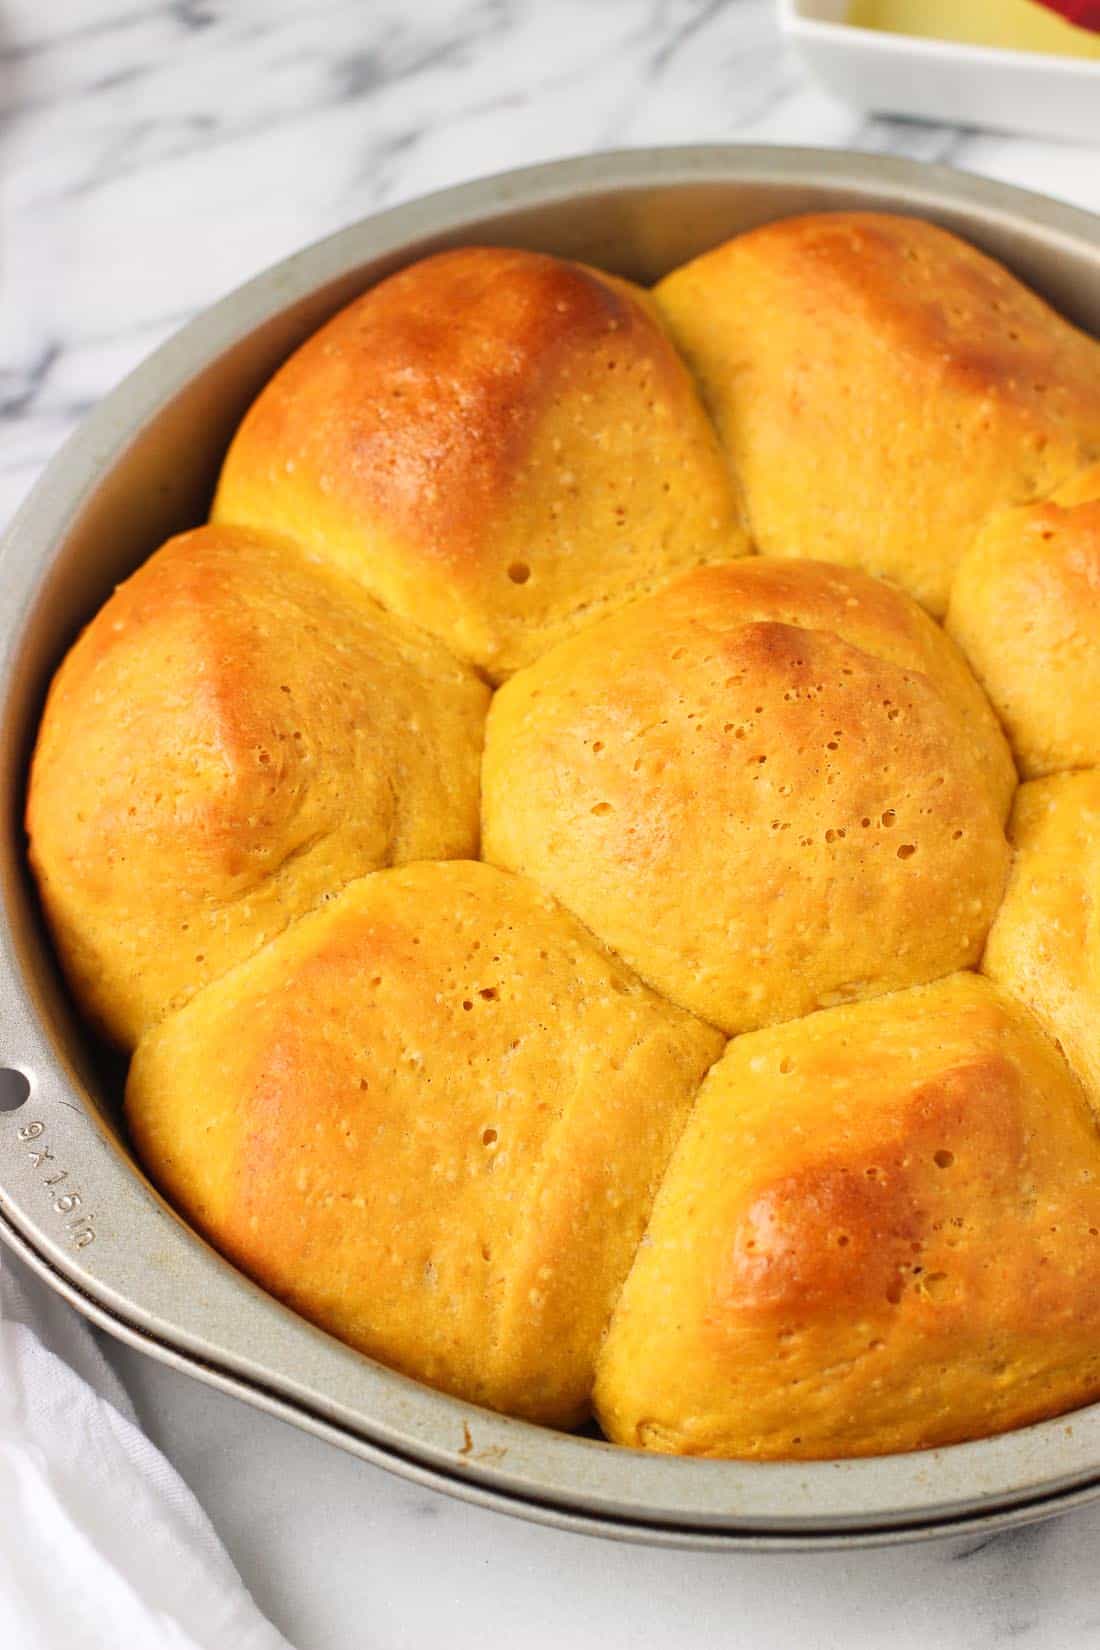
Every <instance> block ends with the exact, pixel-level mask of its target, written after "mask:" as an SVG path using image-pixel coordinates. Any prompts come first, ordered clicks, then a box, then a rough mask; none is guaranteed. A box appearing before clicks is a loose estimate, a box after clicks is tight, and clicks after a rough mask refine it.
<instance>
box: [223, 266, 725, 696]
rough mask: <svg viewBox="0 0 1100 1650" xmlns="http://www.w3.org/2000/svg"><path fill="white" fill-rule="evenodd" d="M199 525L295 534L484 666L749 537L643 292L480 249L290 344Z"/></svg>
mask: <svg viewBox="0 0 1100 1650" xmlns="http://www.w3.org/2000/svg"><path fill="white" fill-rule="evenodd" d="M214 520H215V521H231V522H245V523H248V524H249V525H251V526H255V527H263V528H270V529H274V530H276V531H279V532H286V533H289V534H290V535H291V536H293V537H296V538H298V539H300V540H301V541H302V542H303V543H304V544H307V545H308V546H309V548H310V550H311V552H312V553H313V554H314V555H316V556H318V557H320V558H322V559H323V560H325V561H328V562H331V563H332V564H334V565H336V566H339V567H342V568H344V569H345V570H346V571H347V572H349V573H351V574H353V575H354V576H355V577H356V578H358V579H361V580H362V581H363V583H364V585H365V586H366V587H367V589H369V590H370V591H371V592H372V593H373V594H374V595H376V596H377V597H378V598H379V599H380V600H381V601H383V602H384V603H385V604H386V606H387V607H389V608H392V610H393V611H394V612H396V613H401V614H404V615H405V617H407V618H410V619H414V620H415V621H416V623H417V624H419V625H423V626H424V627H425V628H426V629H427V630H430V631H433V632H434V633H435V634H436V635H437V636H440V637H442V639H443V640H444V641H445V642H446V643H447V644H448V646H450V647H451V648H452V649H453V650H454V651H455V652H456V653H458V654H460V655H461V656H462V657H463V658H467V659H471V660H473V662H474V663H475V664H477V665H479V666H481V667H482V668H483V669H484V670H486V671H487V672H488V674H489V675H490V676H491V677H492V678H493V680H495V681H499V680H500V679H501V678H502V677H503V676H506V675H507V674H508V673H509V672H510V671H512V670H514V669H515V668H516V666H517V665H522V664H526V663H527V662H528V661H529V660H531V659H533V658H535V657H536V656H537V655H538V653H540V652H541V651H542V650H543V649H544V648H545V647H546V646H548V645H549V644H550V643H551V642H553V641H557V640H558V639H559V638H560V637H562V636H565V635H568V634H569V633H570V631H572V630H575V629H576V628H577V627H578V625H580V624H582V623H584V622H586V621H587V620H588V619H590V618H592V617H593V616H595V615H597V614H599V613H600V612H603V611H606V610H608V609H609V608H612V607H615V606H618V605H620V604H621V603H622V602H623V601H626V600H629V599H630V597H631V596H633V595H634V594H636V593H637V592H638V591H641V590H645V589H646V588H648V587H649V586H650V585H652V584H653V583H654V582H655V581H656V580H658V579H660V578H661V577H663V576H665V575H667V574H669V573H674V572H676V571H677V570H678V569H680V568H684V567H690V566H692V565H693V564H694V563H696V562H701V561H716V560H726V559H728V558H729V557H730V556H736V555H739V554H742V553H743V552H744V551H746V550H747V549H748V548H749V546H748V541H747V539H746V538H745V535H744V532H743V530H742V528H741V525H740V517H739V512H738V506H737V502H736V498H735V494H734V488H733V481H732V478H731V476H730V473H729V470H728V469H727V467H726V464H725V461H724V459H723V457H722V454H721V451H720V449H719V446H718V442H717V440H716V439H715V434H714V430H713V428H712V426H711V424H710V422H709V420H708V419H707V416H706V414H705V412H704V411H703V408H702V405H701V403H700V401H699V397H698V393H697V391H696V389H695V387H694V385H693V383H692V381H691V378H690V376H689V374H688V373H687V371H686V370H685V368H684V364H683V362H682V361H681V360H680V358H679V356H678V355H677V353H676V351H675V349H674V348H673V347H672V345H671V344H670V343H669V341H668V339H667V338H666V337H665V334H664V332H663V331H662V329H661V327H660V325H659V324H658V322H657V321H656V320H655V318H654V316H653V314H652V313H651V310H650V307H649V304H648V301H647V299H646V298H645V296H644V294H643V293H642V292H641V291H640V290H639V289H638V288H636V287H632V286H630V285H629V284H628V283H627V282H625V281H619V280H616V279H615V278H614V277H611V276H607V275H603V274H600V273H599V272H597V271H596V270H590V269H586V268H584V267H582V266H581V265H579V264H571V263H566V262H564V261H563V260H561V259H559V258H549V257H546V256H544V255H542V254H540V253H534V252H512V251H504V250H501V249H499V248H492V247H475V248H466V249H463V250H460V251H456V252H448V253H443V254H441V255H439V256H438V257H435V258H427V259H425V260H424V261H423V262H422V263H418V264H414V265H413V266H412V267H411V268H410V269H407V270H404V271H402V273H401V274H400V275H395V276H393V277H391V279H390V280H388V281H384V282H383V283H382V285H381V286H378V287H375V288H374V289H373V290H372V291H370V292H368V293H366V294H365V295H364V296H363V297H362V298H360V299H358V300H357V301H356V302H355V303H353V304H351V305H349V306H348V308H347V309H345V310H342V311H341V313H340V314H339V315H338V316H337V317H336V318H335V320H333V321H331V322H330V323H329V324H328V326H327V327H323V328H322V329H321V331H320V332H318V333H316V334H315V336H314V337H312V338H311V339H309V341H308V342H307V343H305V344H303V346H302V348H301V349H300V350H299V351H298V353H297V354H296V355H294V356H293V357H292V358H291V359H290V360H289V361H288V362H287V364H286V366H285V367H283V368H282V370H281V371H280V372H278V373H276V375H275V377H274V378H273V379H272V380H271V382H270V384H269V385H268V386H267V388H266V389H265V390H264V391H263V393H262V394H261V395H260V397H259V399H258V400H257V401H256V403H255V405H254V406H253V407H252V409H251V411H250V412H249V413H248V415H247V417H246V418H245V420H244V422H243V424H242V425H241V428H240V431H239V432H238V434H237V437H236V439H235V440H234V442H233V445H232V446H231V448H230V450H229V456H228V457H227V459H226V461H225V468H224V470H223V473H222V478H221V483H220V485H219V488H218V495H217V499H216V501H215V504H214Z"/></svg>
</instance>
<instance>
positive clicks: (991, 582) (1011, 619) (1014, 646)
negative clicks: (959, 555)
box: [947, 465, 1100, 778]
mask: <svg viewBox="0 0 1100 1650" xmlns="http://www.w3.org/2000/svg"><path fill="white" fill-rule="evenodd" d="M947 628H948V630H949V631H950V633H951V635H952V636H954V638H955V640H956V641H957V642H958V644H959V646H960V647H961V648H962V649H963V651H964V652H965V653H966V655H967V658H968V659H969V660H970V663H971V665H972V666H973V667H974V670H975V672H976V673H977V675H978V677H979V679H980V681H981V682H982V685H983V686H984V688H985V690H986V692H987V693H988V694H989V697H990V699H991V700H992V701H993V705H994V707H995V709H996V710H997V712H998V714H999V715H1000V718H1001V721H1002V722H1003V723H1004V726H1005V728H1006V730H1007V732H1008V736H1009V738H1010V740H1011V742H1012V747H1013V750H1014V751H1015V753H1016V758H1017V760H1018V762H1019V764H1020V768H1021V770H1022V772H1023V773H1024V774H1025V776H1026V777H1028V778H1037V777H1039V776H1040V775H1042V774H1047V773H1054V772H1057V771H1058V770H1059V769H1063V768H1085V767H1093V766H1096V765H1097V764H1100V716H1098V715H1097V706H1098V705H1100V465H1093V466H1092V468H1091V469H1089V470H1086V471H1084V472H1083V473H1082V474H1081V475H1079V476H1075V477H1074V478H1073V480H1072V481H1071V482H1069V483H1068V484H1067V485H1066V486H1065V487H1062V488H1060V489H1059V490H1058V491H1057V492H1055V493H1053V494H1052V495H1051V497H1050V498H1049V499H1044V500H1043V501H1042V502H1041V503H1038V504H1028V505H1023V506H1020V507H1019V508H1017V509H1014V510H1006V511H1003V512H1001V513H999V514H998V515H996V516H993V517H992V518H991V519H990V520H989V522H988V523H987V524H986V526H985V527H984V528H983V530H982V532H981V533H980V534H979V535H978V538H977V540H976V542H975V544H974V546H973V548H972V549H971V550H970V551H969V552H968V554H967V555H966V556H964V558H963V561H962V565H961V566H960V568H959V571H958V574H957V576H956V579H955V583H954V586H953V587H952V591H951V605H950V607H949V608H948V612H947Z"/></svg>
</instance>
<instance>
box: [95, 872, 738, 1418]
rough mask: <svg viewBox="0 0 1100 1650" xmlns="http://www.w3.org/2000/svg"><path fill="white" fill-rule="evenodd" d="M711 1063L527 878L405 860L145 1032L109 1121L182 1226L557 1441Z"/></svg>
mask: <svg viewBox="0 0 1100 1650" xmlns="http://www.w3.org/2000/svg"><path fill="white" fill-rule="evenodd" d="M721 1048H722V1038H721V1037H720V1036H719V1035H718V1033H717V1032H715V1031H712V1030H711V1029H710V1028H709V1027H707V1026H704V1025H701V1024H700V1023H699V1022H698V1021H696V1020H693V1019H692V1018H691V1017H690V1015H687V1014H683V1013H681V1012H680V1011H679V1010H678V1009H675V1008H673V1007H671V1006H670V1005H669V1004H667V1003H664V1002H662V1001H661V1000H660V998H658V997H655V996H654V995H653V994H652V993H651V992H650V991H647V990H646V988H645V987H644V986H643V985H641V984H640V982H639V981H638V980H636V979H634V978H633V976H632V975H630V973H629V972H628V971H627V970H626V969H625V968H624V967H623V966H622V964H621V963H619V962H618V961H617V960H616V959H615V958H613V957H611V956H609V955H608V954H607V953H605V952H603V951H602V950H601V949H600V948H599V947H598V946H596V945H595V944H594V943H593V941H592V940H591V939H590V938H589V936H588V935H587V934H586V933H585V932H584V930H583V929H582V928H581V926H580V924H579V923H577V922H575V921H574V920H573V919H572V918H571V917H569V916H567V915H566V913H565V912H563V911H562V910H561V909H560V908H559V907H557V906H556V905H555V904H554V902H553V901H552V900H551V899H549V898H548V897H547V895H545V894H542V893H540V892H539V891H538V889H536V888H534V887H533V886H532V885H531V884H530V883H526V882H523V881H521V880H520V879H519V878H516V877H511V876H508V875H507V874H506V873H505V872H503V871H495V870H493V869H492V868H491V867H490V866H487V865H479V864H470V863H464V862H461V861H456V862H452V863H451V864H439V865H414V866H408V867H406V868H404V869H401V870H393V871H379V872H377V873H376V874H375V875H373V876H369V877H366V878H364V879H363V880H361V881H359V882H356V883H354V884H352V885H351V886H350V887H349V888H347V889H346V890H345V891H344V893H343V894H341V895H339V896H338V897H337V898H336V899H334V900H333V901H332V903H331V904H329V905H326V906H325V907H324V909H323V910H321V911H319V912H317V913H316V914H315V915H313V916H311V917H307V918H304V919H303V920H302V921H301V922H299V923H297V924H296V925H295V926H294V927H293V928H292V929H291V930H290V931H289V932H288V933H287V934H285V935H283V936H282V938H281V939H279V940H276V941H275V942H274V943H273V944H271V945H270V946H268V947H267V949H266V950H265V951H264V952H262V953H261V954H260V955H259V956H258V957H255V958H253V959H252V960H251V961H250V962H247V963H244V964H243V965H242V966H241V967H240V968H238V969H235V970H234V971H233V972H232V973H230V974H228V975H226V976H224V977H223V978H222V979H221V980H219V981H218V982H216V983H215V984H214V985H212V986H210V987H209V988H208V989H207V990H206V991H204V992H202V993H200V995H199V996H198V997H196V999H195V1000H194V1002H192V1003H191V1004H190V1005H189V1006H188V1007H187V1008H186V1009H184V1010H183V1011H181V1012H180V1013H179V1014H176V1015H173V1016H172V1017H171V1018H170V1019H169V1020H167V1021H165V1023H164V1024H163V1025H162V1026H161V1027H160V1028H159V1029H158V1030H157V1031H155V1032H153V1033H152V1034H151V1035H150V1036H149V1037H147V1038H146V1039H145V1041H144V1042H143V1043H142V1045H141V1047H140V1049H139V1050H138V1054H137V1056H136V1058H135V1060H134V1063H133V1066H132V1068H131V1073H130V1081H129V1084H128V1088H127V1116H128V1118H129V1122H130V1127H131V1129H132V1131H133V1134H134V1138H135V1140H136V1142H137V1144H138V1148H139V1150H140V1151H141V1153H142V1155H143V1156H144V1157H145V1158H146V1160H147V1161H149V1162H151V1163H155V1164H156V1165H157V1168H158V1175H159V1178H160V1180H161V1182H162V1184H163V1185H164V1186H165V1187H166V1189H167V1190H168V1191H169V1193H170V1194H171V1196H172V1197H173V1198H174V1199H175V1200H176V1201H177V1202H178V1203H179V1204H180V1205H181V1207H183V1208H184V1209H186V1210H187V1211H188V1212H189V1213H190V1214H191V1216H192V1218H193V1219H194V1220H195V1223H196V1224H197V1225H199V1226H200V1227H202V1228H203V1229H204V1230H205V1231H207V1232H209V1233H210V1234H211V1236H212V1237H214V1238H215V1240H216V1241H217V1242H218V1244H219V1245H220V1247H222V1248H223V1249H224V1250H225V1251H226V1253H227V1254H229V1255H230V1256H231V1257H232V1258H233V1259H235V1260H236V1261H238V1263H239V1264H240V1265H242V1266H243V1267H244V1268H245V1269H246V1270H247V1271H249V1272H251V1273H252V1275H253V1276H254V1277H256V1278H258V1279H259V1281H260V1282H261V1283H263V1284H264V1285H265V1286H266V1287H267V1288H269V1289H271V1290H272V1291H273V1292H274V1293H275V1294H277V1295H280V1296H281V1297H282V1298H283V1299H284V1300H287V1301H289V1302H290V1304H291V1305H293V1306H295V1307H296V1308H297V1309H298V1310H299V1311H300V1312H303V1313H304V1314H305V1315H306V1316H307V1317H310V1318H312V1319H313V1320H314V1321H315V1322H317V1323H319V1324H321V1325H322V1326H323V1327H324V1328H326V1329H330V1330H332V1331H333V1332H334V1333H335V1334H338V1335H340V1336H341V1337H342V1338H343V1339H344V1340H346V1341H349V1342H350V1343H351V1344H352V1345H353V1346H357V1347H359V1348H360V1349H361V1350H362V1351H364V1352H368V1353H372V1354H373V1355H375V1356H376V1357H380V1358H384V1359H385V1361H386V1362H387V1363H390V1364H393V1365H394V1366H395V1367H396V1368H398V1369H403V1370H405V1371H406V1372H408V1373H409V1374H413V1375H416V1376H418V1377H419V1378H420V1379H421V1380H425V1381H430V1382H431V1383H432V1384H433V1385H436V1386H441V1387H444V1388H445V1389H446V1390H447V1391H450V1392H454V1393H457V1394H458V1395H459V1396H461V1397H464V1398H469V1399H472V1400H473V1401H474V1402H476V1403H483V1404H489V1405H492V1406H494V1407H495V1408H498V1409H505V1410H510V1411H512V1412H513V1413H514V1414H518V1415H525V1416H528V1417H529V1418H531V1419H533V1420H539V1421H545V1422H547V1423H548V1424H550V1425H558V1426H573V1425H576V1424H577V1423H578V1422H579V1421H581V1420H583V1419H584V1416H585V1415H586V1414H587V1412H588V1406H589V1395H590V1393H591V1389H592V1372H593V1365H594V1362H595V1355H596V1349H597V1346H598V1344H599V1339H600V1336H601V1334H602V1332H603V1329H604V1326H605V1325H606V1322H607V1318H608V1316H609V1313H610V1310H611V1306H612V1304H613V1302H614V1299H615V1297H616V1295H617V1293H618V1290H619V1288H620V1287H621V1285H622V1281H623V1278H624V1277H625V1276H626V1272H627V1269H628V1267H629V1265H630V1262H631V1259H632V1258H633V1255H634V1251H635V1249H636V1247H637V1245H638V1242H639V1240H640V1238H641V1236H642V1232H643V1230H644V1228H645V1221H646V1217H647V1215H648V1212H649V1206H650V1203H651V1202H652V1198H653V1194H654V1192H655V1191H656V1189H657V1184H658V1182H659V1179H660V1176H661V1174H662V1173H663V1171H664V1166H665V1163H666V1162H667V1160H668V1156H669V1154H670V1152H671V1150H672V1148H673V1145H674V1144H675V1142H676V1138H677V1135H678V1134H679V1131H680V1128H681V1127H682V1125H683V1123H684V1121H685V1119H686V1117H687V1112H688V1108H689V1106H690V1103H691V1100H692V1098H693V1097H694V1094H695V1091H696V1089H697V1088H698V1086H699V1082H700V1080H701V1078H702V1076H703V1073H704V1072H705V1071H706V1069H707V1067H708V1066H709V1065H710V1063H711V1061H712V1060H713V1059H714V1058H715V1057H716V1056H717V1055H718V1053H719V1052H720V1051H721ZM196 1070H201V1071H203V1072H204V1073H205V1080H204V1083H203V1085H202V1092H201V1095H199V1096H196V1093H195V1087H194V1083H193V1080H192V1073H193V1072H195V1071H196Z"/></svg>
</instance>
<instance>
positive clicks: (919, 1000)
mask: <svg viewBox="0 0 1100 1650" xmlns="http://www.w3.org/2000/svg"><path fill="white" fill-rule="evenodd" d="M1098 1234H1100V1139H1098V1137H1097V1133H1096V1129H1095V1126H1094V1124H1093V1120H1092V1117H1091V1115H1090V1114H1089V1111H1088V1108H1087V1106H1086V1104H1085V1101H1084V1098H1083V1096H1082V1094H1081V1092H1080V1090H1079V1089H1078V1087H1077V1085H1076V1083H1075V1082H1074V1080H1073V1078H1072V1077H1071V1076H1070V1074H1069V1072H1068V1071H1067V1070H1066V1068H1065V1065H1064V1064H1063V1062H1062V1061H1061V1059H1060V1057H1059V1056H1058V1054H1057V1052H1056V1051H1055V1049H1054V1048H1053V1046H1052V1045H1051V1044H1050V1043H1049V1042H1047V1040H1046V1039H1045V1038H1044V1037H1043V1035H1042V1033H1041V1032H1040V1031H1039V1029H1038V1027H1037V1026H1036V1025H1035V1023H1034V1021H1033V1020H1032V1019H1031V1018H1030V1016H1029V1015H1028V1014H1027V1013H1026V1012H1025V1011H1024V1010H1023V1009H1020V1008H1018V1007H1016V1006H1015V1005H1013V1004H1012V1003H1010V1002H1008V1001H1007V1000H1006V999H1004V998H1002V997H1000V996H999V995H998V993H997V992H996V991H995V990H994V988H993V987H992V986H990V985H989V984H988V983H987V982H986V981H985V980H982V979H980V978H978V977H976V976H974V975H972V974H961V975H956V976H954V977H953V978H951V979H948V980H943V981H941V982H939V983H938V984H935V985H929V986H924V987H921V988H918V989H917V990H913V991H907V992H904V993H901V994H899V995H897V996H892V997H884V998H881V999H879V1000H878V1001H877V1002H872V1003H859V1004H856V1005H852V1006H847V1007H843V1008H838V1009H832V1010H829V1011H827V1012H825V1013H822V1014H815V1015H812V1016H811V1017H810V1018H809V1019H805V1020H800V1021H798V1022H796V1023H795V1024H793V1025H788V1026H780V1027H777V1028H775V1029H772V1030H768V1031H761V1032H756V1033H754V1034H753V1035H751V1036H747V1037H741V1038H739V1039H738V1040H737V1041H736V1042H734V1043H732V1044H731V1045H730V1047H729V1049H728V1051H727V1053H726V1054H725V1055H724V1057H723V1058H722V1059H721V1060H720V1061H719V1062H718V1064H717V1065H716V1066H715V1067H714V1068H713V1070H712V1071H711V1072H710V1074H709V1076H708V1077H707V1079H706V1082H705V1083H704V1085H703V1089H702V1092H701V1094H700V1096H699V1100H698V1103H697V1105H696V1107H695V1109H694V1111H693V1113H692V1117H691V1121H690V1123H689V1124H688V1126H687V1129H686V1130H685V1132H684V1135H683V1138H682V1140H681V1142H680V1145H679V1147H678V1148H677V1151H676V1154H675V1156H674V1158H673V1160H672V1163H671V1164H670V1166H669V1170H668V1174H667V1175H666V1177H665V1181H664V1184H663V1186H662V1188H661V1192H660V1195H659V1197H658V1199H657V1203H656V1206H655V1208H654V1212H653V1218H652V1220H651V1222H650V1227H649V1232H648V1234H647V1238H646V1242H645V1244H644V1246H643V1247H642V1248H641V1249H639V1251H638V1258H637V1260H636V1261H635V1263H634V1268H633V1270H632V1272H631V1274H630V1277H629V1279H628V1281H627V1284H626V1286H625V1288H624V1290H623V1293H622V1296H621V1299H620V1302H619V1305H618V1308H617V1310H616V1312H615V1316H614V1318H613V1320H612V1323H611V1328H610V1330H609V1332H608V1336H607V1341H606V1345H605V1346H604V1349H603V1352H602V1354H601V1357H600V1363H599V1368H598V1372H597V1380H596V1412H597V1415H598V1417H599V1419H600V1422H601V1424H602V1426H603V1428H604V1430H605V1432H606V1433H607V1434H608V1436H609V1437H610V1438H612V1439H613V1440H614V1441H616V1442H617V1443H621V1444H630V1445H633V1446H635V1447H638V1446H641V1447H643V1448H648V1449H656V1450H664V1451H670V1452H676V1453H681V1454H690V1455H737V1456H747V1457H754V1458H756V1459H762V1460H775V1459H784V1458H787V1459H790V1458H800V1459H810V1458H814V1457H822V1456H831V1455H837V1456H844V1455H877V1454H883V1453H886V1452H889V1451H894V1450H912V1449H923V1448H927V1447H930V1446H934V1445H941V1444H950V1443H953V1442H956V1441H957V1440H959V1439H963V1438H973V1437H976V1436H981V1435H985V1434H989V1433H993V1432H1001V1431H1004V1430H1005V1429H1006V1428H1009V1427H1014V1426H1022V1425H1024V1424H1025V1423H1027V1422H1030V1421H1035V1420H1039V1419H1040V1418H1042V1417H1044V1416H1047V1415H1052V1414H1057V1413H1058V1412H1059V1411H1061V1410H1063V1409H1066V1408H1069V1407H1071V1406H1072V1405H1074V1404H1081V1403H1087V1402H1089V1401H1090V1400H1091V1399H1094V1398H1096V1397H1097V1396H1098V1395H1100V1235H1098Z"/></svg>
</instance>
